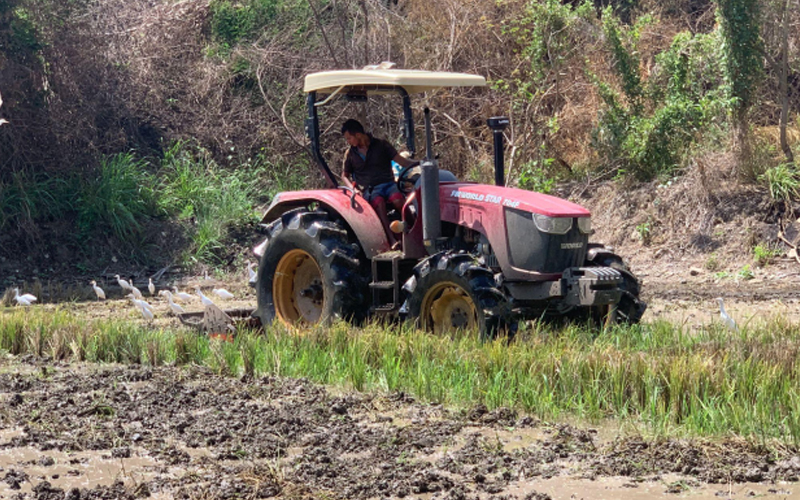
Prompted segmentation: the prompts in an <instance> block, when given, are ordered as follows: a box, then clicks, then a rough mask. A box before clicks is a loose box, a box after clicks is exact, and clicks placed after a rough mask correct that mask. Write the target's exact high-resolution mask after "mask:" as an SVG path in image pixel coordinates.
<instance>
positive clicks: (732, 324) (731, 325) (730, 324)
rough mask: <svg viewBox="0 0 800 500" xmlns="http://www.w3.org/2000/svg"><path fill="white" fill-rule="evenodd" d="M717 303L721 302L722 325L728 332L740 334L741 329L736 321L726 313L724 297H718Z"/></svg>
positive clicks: (720, 315)
mask: <svg viewBox="0 0 800 500" xmlns="http://www.w3.org/2000/svg"><path fill="white" fill-rule="evenodd" d="M717 302H719V317H720V319H722V324H724V325H725V326H726V327H727V328H728V330H731V331H733V332H737V333H738V332H739V327H738V326H737V325H736V321H734V320H733V318H731V317H730V316H728V313H727V312H725V304H724V303H723V302H722V297H717Z"/></svg>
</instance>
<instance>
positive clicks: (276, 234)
mask: <svg viewBox="0 0 800 500" xmlns="http://www.w3.org/2000/svg"><path fill="white" fill-rule="evenodd" d="M363 263H364V259H363V255H362V252H361V249H360V247H359V246H358V244H356V243H352V242H351V241H350V239H349V237H348V234H347V231H346V230H345V229H344V228H343V227H342V226H341V225H340V224H339V223H337V222H335V221H331V220H330V217H329V214H328V213H327V212H323V211H308V210H306V209H296V210H292V211H289V212H287V213H285V214H283V215H282V216H281V218H280V219H278V220H276V221H275V222H273V223H272V225H271V226H270V228H269V242H268V244H267V247H266V249H265V251H264V255H263V256H262V258H261V265H260V266H259V269H258V278H257V285H256V291H257V295H258V309H257V310H256V312H255V313H254V315H255V316H257V317H259V318H260V319H261V322H262V324H264V325H269V324H271V323H272V322H273V321H274V320H276V319H277V320H278V321H280V322H282V323H284V324H286V325H313V324H316V323H319V322H325V321H331V320H333V319H336V318H343V319H347V320H356V321H358V320H361V319H363V318H364V316H365V311H366V310H367V307H366V296H367V294H366V290H367V281H366V280H367V278H366V273H365V265H364V264H363Z"/></svg>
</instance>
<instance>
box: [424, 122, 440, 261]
mask: <svg viewBox="0 0 800 500" xmlns="http://www.w3.org/2000/svg"><path fill="white" fill-rule="evenodd" d="M425 141H426V143H427V144H426V145H425V159H424V160H423V161H422V164H421V165H420V167H421V169H422V179H421V181H420V190H421V191H422V200H421V201H422V240H423V243H424V244H425V249H426V250H427V251H428V254H430V255H433V254H435V253H436V252H438V251H439V250H438V241H439V238H440V237H441V236H442V215H441V208H440V207H439V164H438V163H437V161H436V160H434V158H433V135H432V133H431V110H430V109H428V108H425Z"/></svg>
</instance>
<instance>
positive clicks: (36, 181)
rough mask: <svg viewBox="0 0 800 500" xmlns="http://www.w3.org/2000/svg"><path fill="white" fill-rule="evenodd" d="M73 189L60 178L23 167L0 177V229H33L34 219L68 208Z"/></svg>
mask: <svg viewBox="0 0 800 500" xmlns="http://www.w3.org/2000/svg"><path fill="white" fill-rule="evenodd" d="M72 193H73V191H72V190H70V189H69V186H68V184H67V183H66V182H65V181H64V180H63V179H58V178H51V177H49V176H47V175H44V174H41V173H32V172H29V171H26V170H22V171H18V172H14V173H13V174H11V175H10V176H9V179H8V180H7V181H5V182H4V181H3V180H1V179H0V231H11V230H13V229H17V230H19V229H22V230H25V231H26V232H28V233H31V232H34V227H35V225H36V224H37V223H38V222H41V221H43V220H50V219H53V218H56V217H59V216H61V215H62V214H64V213H65V212H68V211H70V210H71V208H72V204H73V201H74V199H73V194H72Z"/></svg>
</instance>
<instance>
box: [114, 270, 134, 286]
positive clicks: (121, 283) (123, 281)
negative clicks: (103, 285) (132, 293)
mask: <svg viewBox="0 0 800 500" xmlns="http://www.w3.org/2000/svg"><path fill="white" fill-rule="evenodd" d="M114 277H115V278H116V279H117V283H119V286H120V287H121V288H122V289H123V290H130V289H131V284H130V283H128V282H127V281H125V280H124V279H122V278H120V277H119V274H115V275H114Z"/></svg>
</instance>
